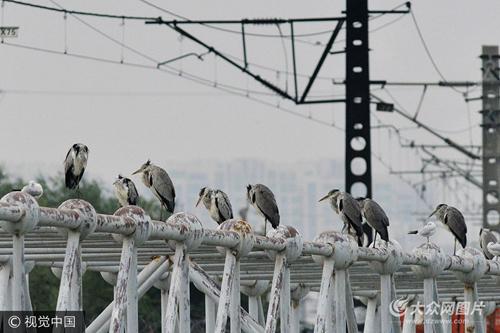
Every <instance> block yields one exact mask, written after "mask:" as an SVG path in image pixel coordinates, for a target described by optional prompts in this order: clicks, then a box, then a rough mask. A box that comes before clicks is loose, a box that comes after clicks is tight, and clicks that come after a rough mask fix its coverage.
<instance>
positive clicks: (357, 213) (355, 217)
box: [339, 193, 363, 236]
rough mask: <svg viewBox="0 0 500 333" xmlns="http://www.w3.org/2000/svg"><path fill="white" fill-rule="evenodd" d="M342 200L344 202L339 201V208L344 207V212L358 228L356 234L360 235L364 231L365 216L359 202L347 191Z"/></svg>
mask: <svg viewBox="0 0 500 333" xmlns="http://www.w3.org/2000/svg"><path fill="white" fill-rule="evenodd" d="M340 200H342V203H339V209H342V210H341V211H342V213H343V214H344V215H345V216H346V217H347V219H348V220H349V222H350V223H351V224H352V225H353V227H354V228H355V229H356V234H357V235H358V236H359V235H360V234H362V233H363V226H362V225H361V224H362V221H363V218H362V216H361V209H360V208H359V204H358V202H357V201H356V199H354V198H353V197H351V196H350V195H349V194H347V193H346V194H345V195H344V197H343V198H342V199H340Z"/></svg>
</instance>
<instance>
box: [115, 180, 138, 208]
mask: <svg viewBox="0 0 500 333" xmlns="http://www.w3.org/2000/svg"><path fill="white" fill-rule="evenodd" d="M113 186H114V187H115V196H116V198H117V199H118V202H119V203H120V205H121V206H122V207H125V206H129V205H134V206H135V205H137V200H138V199H139V194H138V193H137V189H136V188H135V184H134V182H133V181H132V180H131V179H130V178H127V177H123V176H122V175H118V178H117V179H116V180H115V182H114V183H113Z"/></svg>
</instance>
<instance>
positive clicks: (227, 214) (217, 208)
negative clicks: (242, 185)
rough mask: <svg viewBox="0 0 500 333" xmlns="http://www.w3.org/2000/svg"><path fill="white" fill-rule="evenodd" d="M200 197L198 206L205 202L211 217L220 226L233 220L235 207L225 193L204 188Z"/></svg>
mask: <svg viewBox="0 0 500 333" xmlns="http://www.w3.org/2000/svg"><path fill="white" fill-rule="evenodd" d="M198 196H199V197H198V202H196V206H198V205H199V204H200V202H203V205H204V206H205V208H206V209H207V210H208V213H209V215H210V217H211V218H212V219H213V220H214V221H215V222H217V223H218V224H221V223H222V222H224V221H227V220H229V219H232V218H233V207H232V206H231V202H230V201H229V197H228V196H227V194H226V193H224V192H223V191H221V190H217V189H215V190H214V189H211V188H208V187H203V188H202V189H201V190H200V193H199V194H198Z"/></svg>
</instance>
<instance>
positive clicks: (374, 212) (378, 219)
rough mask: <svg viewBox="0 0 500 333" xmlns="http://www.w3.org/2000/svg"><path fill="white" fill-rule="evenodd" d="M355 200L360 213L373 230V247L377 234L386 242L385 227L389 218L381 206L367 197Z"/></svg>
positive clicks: (387, 236)
mask: <svg viewBox="0 0 500 333" xmlns="http://www.w3.org/2000/svg"><path fill="white" fill-rule="evenodd" d="M356 200H357V201H358V203H359V205H360V207H361V215H362V216H363V217H364V218H365V220H366V222H367V223H368V225H369V226H370V227H372V229H373V230H374V231H375V237H374V240H373V247H375V241H376V240H377V234H379V235H380V238H382V239H383V240H384V241H386V242H388V241H389V232H388V231H387V227H388V226H389V218H388V217H387V215H386V214H385V212H384V210H383V209H382V207H380V205H379V204H378V203H377V202H375V201H374V200H372V199H369V198H358V199H356Z"/></svg>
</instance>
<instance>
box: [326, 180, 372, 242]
mask: <svg viewBox="0 0 500 333" xmlns="http://www.w3.org/2000/svg"><path fill="white" fill-rule="evenodd" d="M326 199H328V200H329V202H330V206H332V208H333V210H334V211H335V212H336V213H337V214H338V215H339V216H340V218H341V219H342V221H343V222H344V227H343V228H342V232H344V231H345V230H346V229H347V231H348V233H349V234H350V231H351V230H354V234H355V235H356V238H357V239H358V245H359V246H362V245H363V225H362V223H363V217H362V216H361V207H360V205H359V203H358V202H357V201H356V199H354V198H353V197H352V196H351V195H350V194H349V193H347V192H341V191H340V190H337V189H334V190H331V191H330V192H328V194H327V195H325V196H324V197H323V198H321V199H319V202H321V201H323V200H326Z"/></svg>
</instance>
